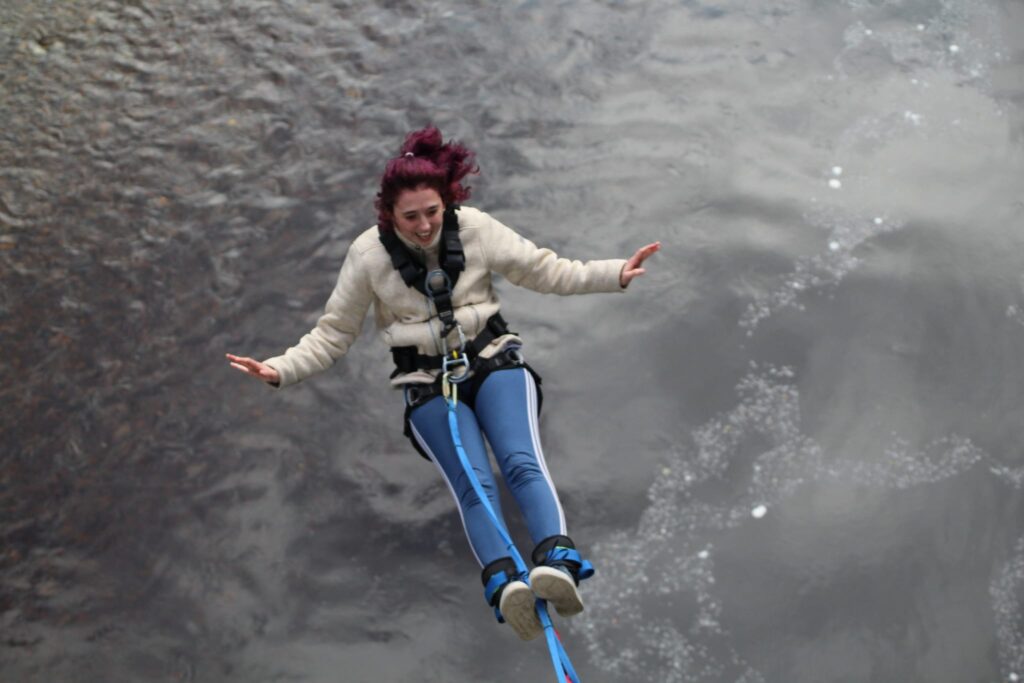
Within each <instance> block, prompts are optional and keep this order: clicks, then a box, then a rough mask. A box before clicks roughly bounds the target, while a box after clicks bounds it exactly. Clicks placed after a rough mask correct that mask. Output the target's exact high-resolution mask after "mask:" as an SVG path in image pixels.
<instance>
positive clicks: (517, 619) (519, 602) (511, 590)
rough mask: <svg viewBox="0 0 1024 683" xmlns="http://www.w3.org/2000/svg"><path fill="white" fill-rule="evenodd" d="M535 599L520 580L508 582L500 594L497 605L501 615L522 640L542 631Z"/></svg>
mask: <svg viewBox="0 0 1024 683" xmlns="http://www.w3.org/2000/svg"><path fill="white" fill-rule="evenodd" d="M536 601H537V599H536V598H535V597H534V595H533V591H531V590H530V587H529V586H527V585H526V584H525V583H523V582H522V581H513V582H512V583H510V584H508V586H506V587H505V590H504V591H503V592H502V594H501V603H500V605H499V607H498V609H499V610H500V611H501V616H502V618H503V619H504V620H505V623H507V624H508V625H509V626H511V627H512V630H513V631H515V632H516V635H517V636H519V638H520V639H522V640H533V639H534V638H536V637H537V636H539V635H540V634H541V633H542V632H543V631H544V627H543V626H541V623H540V617H538V616H537V609H536V606H535V605H536Z"/></svg>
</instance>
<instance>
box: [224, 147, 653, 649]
mask: <svg viewBox="0 0 1024 683" xmlns="http://www.w3.org/2000/svg"><path fill="white" fill-rule="evenodd" d="M476 172H478V169H477V168H476V167H475V166H474V155H473V153H472V152H471V151H470V150H469V149H467V148H466V147H464V146H462V145H461V144H459V143H457V142H454V141H451V142H448V143H444V142H443V140H442V138H441V133H440V132H439V131H438V130H437V129H436V128H434V127H428V128H424V129H422V130H418V131H414V132H412V133H410V134H409V135H408V136H407V137H406V139H405V142H404V144H403V145H402V148H401V152H400V154H399V156H398V157H396V158H394V159H392V160H391V161H389V162H388V164H387V166H386V168H385V170H384V175H383V177H382V179H381V187H380V192H379V194H378V195H377V202H376V208H377V212H378V215H377V218H378V223H377V225H376V226H374V227H373V228H370V229H369V230H367V231H366V232H364V233H362V234H361V235H360V236H359V237H357V238H356V239H355V241H354V242H353V243H352V244H351V246H350V247H349V250H348V254H347V256H346V258H345V261H344V264H343V265H342V267H341V272H340V274H339V275H338V282H337V285H336V286H335V288H334V291H333V293H332V294H331V296H330V298H329V300H328V301H327V305H326V309H325V312H324V314H323V316H322V317H321V318H320V319H319V321H318V322H317V324H316V327H315V328H314V329H313V330H312V331H311V332H310V333H309V334H307V335H306V336H304V337H303V338H302V339H301V340H300V341H299V343H298V344H297V345H296V346H293V347H292V348H290V349H288V350H287V351H285V353H284V354H283V355H280V356H277V357H275V358H271V359H269V360H266V361H264V362H260V361H257V360H253V359H252V358H245V357H240V356H234V355H231V354H228V355H227V357H228V360H229V361H230V363H231V366H232V367H234V368H237V369H238V370H240V371H242V372H244V373H246V374H248V375H251V376H253V377H257V378H259V379H261V380H263V381H265V382H267V383H269V384H271V385H273V386H275V387H286V386H289V385H292V384H295V383H297V382H300V381H302V380H303V379H306V378H307V377H310V376H311V375H313V374H315V373H318V372H321V371H323V370H326V369H327V368H329V367H330V366H331V365H332V364H333V363H334V361H336V360H337V359H338V358H340V357H341V356H343V355H344V354H345V353H346V352H347V351H348V349H349V347H350V346H351V344H352V342H353V341H354V340H355V338H356V336H357V335H358V334H359V331H360V329H361V327H362V323H363V318H364V317H365V315H366V313H367V311H368V310H369V308H370V306H371V305H372V306H373V309H374V315H375V318H376V322H377V327H378V328H379V329H380V330H381V334H382V336H383V338H384V341H385V342H386V343H387V344H388V345H389V346H390V347H391V350H392V356H393V358H394V360H395V364H396V366H397V367H396V370H395V371H394V373H392V375H391V383H392V385H394V386H396V387H402V388H403V389H404V390H405V399H406V413H405V424H406V427H405V431H406V434H407V435H408V436H409V437H410V439H411V440H412V442H413V445H414V446H415V447H416V448H417V450H419V451H420V453H421V455H423V456H424V457H426V458H428V459H430V460H431V461H433V462H434V464H435V465H437V467H438V468H439V469H440V471H441V474H442V475H443V476H444V478H445V481H446V482H447V483H448V486H449V488H450V489H451V491H452V494H453V495H454V497H455V499H456V501H457V502H458V505H459V510H460V513H461V515H462V522H463V526H464V527H465V530H466V535H467V537H468V539H469V542H470V547H471V549H472V551H473V553H474V555H475V556H476V559H477V561H478V562H479V563H480V565H481V567H482V568H483V570H482V579H483V583H484V587H485V591H484V594H485V597H486V599H487V601H488V602H489V604H490V605H491V606H493V607H494V608H495V612H496V614H497V616H498V620H499V621H502V620H504V621H506V622H508V623H509V624H510V625H511V626H512V627H513V629H514V630H515V632H516V634H517V635H518V636H519V637H520V638H522V639H524V640H529V639H531V638H534V637H536V636H537V635H539V634H540V633H541V631H542V627H541V624H540V621H539V619H538V617H537V614H536V612H535V610H534V597H535V596H536V597H540V598H543V599H545V600H547V601H549V603H550V604H552V605H554V607H555V610H556V611H557V612H558V613H559V614H560V615H562V616H571V615H574V614H578V613H579V612H581V611H582V610H583V603H582V602H581V600H580V596H579V592H578V590H577V586H578V584H579V581H580V580H581V579H584V578H587V577H588V576H590V575H591V574H592V573H593V569H592V568H591V567H590V564H589V563H588V562H586V561H585V560H583V559H582V558H581V557H580V555H579V553H578V551H577V550H576V549H575V545H574V544H573V542H572V540H571V539H570V538H569V536H568V535H567V530H566V524H565V517H564V515H563V513H562V507H561V505H560V503H559V501H558V495H557V493H556V491H555V487H554V484H553V483H552V481H551V477H550V475H549V473H548V469H547V466H546V464H545V462H544V455H543V452H542V450H541V445H540V439H539V434H538V429H537V414H538V411H539V406H540V400H541V398H540V392H539V387H538V385H539V383H540V379H539V377H537V375H536V373H535V372H534V371H533V370H532V369H531V368H530V367H529V366H528V365H527V364H526V363H525V362H524V361H523V358H522V355H521V354H520V352H519V349H520V346H521V345H522V340H521V339H520V338H519V337H518V336H517V335H516V334H515V333H514V332H511V331H509V329H508V327H507V326H506V324H505V321H504V320H503V319H502V317H501V315H500V313H499V303H498V299H497V297H496V295H495V293H494V289H493V287H492V282H491V273H492V272H497V273H500V274H501V275H503V276H505V277H506V278H507V279H508V280H509V281H510V282H512V283H513V284H516V285H522V286H524V287H527V288H529V289H533V290H535V291H538V292H545V293H556V294H584V293H588V292H611V291H623V290H624V289H625V288H626V287H627V285H629V283H630V281H631V280H632V279H633V278H635V277H637V276H638V275H642V274H643V273H644V269H643V267H642V266H643V262H644V260H645V259H646V258H647V257H648V256H650V255H651V254H653V253H654V252H656V251H657V250H658V249H659V248H660V244H659V243H654V244H649V245H647V246H645V247H643V248H641V249H639V250H638V251H637V252H636V253H635V254H634V255H633V256H632V257H631V258H630V259H629V260H621V259H616V260H606V261H590V262H587V263H581V262H579V261H569V260H567V259H562V258H558V257H557V256H556V255H555V254H554V252H552V251H550V250H548V249H540V248H538V247H536V246H535V245H534V244H532V243H531V242H529V241H528V240H526V239H524V238H522V237H520V236H519V235H518V234H516V233H515V232H513V231H512V230H511V229H510V228H507V227H506V226H504V225H502V224H501V223H499V222H498V221H497V220H495V219H494V218H492V217H491V216H489V215H487V214H486V213H483V212H481V211H478V210H476V209H472V208H469V207H465V206H463V207H460V206H459V205H458V204H459V202H462V201H463V200H465V199H467V198H468V197H469V189H470V188H469V187H466V186H464V185H463V182H462V181H463V180H464V179H465V178H466V177H467V176H468V175H470V174H471V173H476ZM443 369H444V370H448V371H450V372H451V373H452V376H453V377H454V378H455V379H457V380H460V381H459V383H458V387H459V388H458V392H459V394H458V396H459V401H458V405H457V410H458V413H457V415H458V426H459V430H460V432H461V437H462V442H463V445H464V447H465V450H466V452H467V455H468V457H469V459H470V462H471V464H472V466H473V469H474V471H475V473H476V476H477V478H478V479H479V481H480V482H481V484H482V486H483V489H484V490H485V492H486V494H487V496H488V498H489V499H490V502H491V505H492V507H493V508H494V509H495V510H496V511H497V512H498V514H499V515H500V514H501V512H500V508H499V507H498V495H497V489H496V484H495V481H494V476H493V474H492V471H491V464H490V461H489V460H488V456H487V452H486V449H485V446H484V437H486V439H487V441H488V443H489V444H490V446H491V450H492V451H493V452H494V456H495V459H496V460H497V463H498V467H499V469H500V470H501V473H502V477H503V478H504V480H505V482H506V484H507V486H508V488H509V490H510V492H511V493H512V495H513V497H514V498H515V499H516V502H517V503H518V504H519V507H520V509H521V510H522V513H523V516H524V518H525V520H526V525H527V527H528V529H529V532H530V535H531V537H532V539H533V541H534V543H536V547H535V548H534V551H533V553H532V560H533V562H534V564H535V565H536V567H535V568H534V569H533V570H532V571H531V572H530V575H529V585H527V583H526V582H524V581H523V579H525V578H526V577H522V576H519V575H518V573H517V571H516V568H515V564H514V563H513V562H512V560H511V558H509V557H508V556H507V549H506V547H505V544H504V542H503V541H502V539H501V536H500V533H499V531H498V530H497V529H495V528H494V526H493V524H492V522H491V521H490V519H489V518H488V516H487V513H486V511H485V509H484V508H483V506H482V504H481V502H480V500H479V498H478V497H477V496H476V494H475V493H474V492H473V489H472V487H471V485H470V483H469V481H468V480H467V477H466V475H465V474H464V472H463V470H462V467H461V466H460V464H459V460H458V456H457V454H456V452H455V448H454V446H453V443H452V438H451V435H450V432H449V428H448V422H447V418H446V411H447V404H446V402H445V399H444V397H443V396H441V395H440V384H441V375H442V370H443ZM502 522H503V523H504V521H503V520H502Z"/></svg>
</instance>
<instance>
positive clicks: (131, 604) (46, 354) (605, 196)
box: [0, 0, 1024, 683]
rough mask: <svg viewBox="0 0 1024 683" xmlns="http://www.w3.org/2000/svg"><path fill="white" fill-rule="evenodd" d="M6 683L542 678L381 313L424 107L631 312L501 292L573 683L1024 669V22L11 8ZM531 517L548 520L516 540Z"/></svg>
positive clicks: (521, 212) (1, 100) (599, 12)
mask: <svg viewBox="0 0 1024 683" xmlns="http://www.w3.org/2000/svg"><path fill="white" fill-rule="evenodd" d="M0 120H3V121H4V126H2V128H0V345H2V348H3V355H2V358H3V361H2V362H0V400H2V405H3V409H2V410H0V444H2V446H0V449H2V450H0V453H2V458H0V681H2V682H3V683H7V682H8V681H10V682H12V683H14V682H17V683H22V682H25V683H29V682H31V683H36V682H44V681H45V682H46V683H51V682H54V681H69V682H70V681H74V682H75V683H79V682H83V683H84V682H91V681H96V682H100V681H102V682H104V683H109V682H120V681H130V682H133V681H147V682H149V681H153V682H156V681H201V682H208V681H209V682H213V681H217V682H219V681H225V682H231V681H246V682H247V683H256V682H260V681H267V682H269V681H303V682H308V683H322V682H323V683H326V682H328V681H331V682H335V681H344V682H346V683H362V682H369V681H396V680H410V681H494V682H498V681H512V680H516V681H521V680H530V681H533V680H550V679H551V676H552V674H551V672H550V670H549V666H550V665H549V663H548V662H547V655H546V653H545V651H544V648H543V645H542V644H541V643H540V642H533V643H527V644H523V643H520V641H518V640H517V639H516V638H515V636H514V635H513V634H512V633H511V632H510V630H509V629H507V628H505V627H500V626H498V625H496V624H495V623H494V620H493V616H492V614H491V612H490V610H489V609H488V608H487V607H486V606H485V605H484V603H483V600H482V595H481V591H480V586H479V583H478V571H477V568H476V566H475V564H474V562H473V559H472V555H471V553H470V552H469V549H468V547H467V544H466V542H465V540H464V538H463V534H462V527H461V523H460V521H459V516H458V513H457V512H456V510H455V508H454V504H453V503H452V501H451V500H450V499H449V494H448V491H447V488H446V487H445V485H444V484H443V482H441V480H440V479H439V478H437V475H436V472H435V470H434V469H433V468H432V466H430V465H429V463H426V462H424V461H422V460H421V459H419V458H418V457H417V456H416V455H415V454H414V453H413V452H412V450H411V448H410V447H409V445H408V444H407V442H406V441H405V440H404V438H403V437H402V435H401V429H400V418H401V397H400V396H399V395H398V394H396V393H395V392H393V391H392V390H390V389H389V388H388V387H387V381H386V380H387V375H388V373H389V372H390V367H389V363H390V361H389V358H388V354H387V350H386V348H385V347H384V346H383V345H382V344H381V343H380V342H379V341H378V340H376V339H375V336H374V333H373V332H374V331H373V330H372V329H370V327H369V326H368V327H367V329H366V330H365V331H364V336H363V337H362V338H361V339H360V341H359V342H357V344H356V346H355V347H354V348H353V350H352V352H351V353H350V354H349V355H348V356H347V357H346V358H345V359H343V360H342V361H340V362H339V363H338V364H337V365H336V366H335V367H334V368H333V369H332V370H331V371H330V372H327V373H324V374H322V375H320V376H317V377H316V378H313V379H310V380H308V381H306V382H304V383H303V384H301V385H300V386H298V387H294V388H290V389H288V390H285V391H281V392H274V391H271V390H269V389H266V388H264V387H261V386H260V385H259V384H258V383H256V382H253V381H252V380H250V379H248V378H245V377H243V376H241V375H240V374H239V373H237V372H234V371H232V370H231V369H230V368H229V367H228V366H227V364H226V363H225V362H224V358H223V354H224V353H225V352H234V353H241V354H244V355H251V356H255V357H259V358H266V357H269V356H271V355H276V354H277V353H279V352H280V351H282V350H283V349H284V348H286V347H287V346H289V345H291V344H293V343H294V342H296V341H297V340H298V339H299V337H300V336H301V335H302V334H303V333H304V332H306V331H307V330H308V329H309V328H310V327H311V326H312V324H313V323H314V321H315V320H316V318H317V317H318V315H319V313H320V312H321V310H322V307H323V304H324V302H325V301H326V298H327V296H328V294H329V293H330V290H331V287H332V286H333V282H334V278H335V276H336V274H337V270H338V268H339V267H340V265H341V260H342V258H343V257H344V254H345V251H346V249H347V247H348V244H349V243H350V241H351V240H352V239H353V238H354V237H355V236H356V235H357V234H359V233H360V232H361V231H362V230H364V229H366V228H367V227H369V226H370V225H372V224H373V222H374V220H375V216H374V210H373V207H372V203H373V196H374V193H375V191H376V183H377V177H378V173H379V172H380V170H381V168H382V166H383V163H384V162H385V161H386V159H387V158H389V157H390V156H391V155H393V154H394V153H395V152H396V151H397V147H398V144H399V142H400V140H401V138H402V136H403V135H404V133H405V132H407V131H408V130H411V129H413V128H416V127H420V126H422V125H425V124H427V123H435V124H437V125H438V126H439V127H440V128H441V130H442V131H443V133H444V134H445V136H446V137H454V138H459V139H461V140H463V141H465V142H466V143H467V144H469V145H470V146H471V147H473V148H474V149H475V150H476V151H477V154H478V161H479V163H480V165H481V167H482V171H483V172H482V174H481V176H479V177H478V178H476V179H474V182H473V199H472V201H471V202H470V203H471V204H472V205H474V206H477V207H479V208H481V209H484V210H486V211H488V212H490V213H492V214H494V215H495V216H496V217H498V218H499V219H501V220H502V221H503V222H505V223H507V224H509V225H511V226H513V227H515V228H516V229H517V230H519V231H520V232H521V233H523V234H525V235H527V236H528V237H530V238H531V239H533V240H534V241H536V242H538V243H540V244H543V245H546V246H550V247H552V248H554V249H555V250H556V251H558V252H559V253H561V254H563V255H566V256H571V257H574V258H599V257H601V258H603V257H618V256H622V257H624V256H627V255H628V254H630V253H632V251H633V250H634V249H635V248H637V247H638V246H640V245H642V244H645V243H647V242H649V241H653V240H655V239H660V240H662V242H663V244H664V248H663V250H662V252H661V253H660V254H659V255H658V256H656V257H655V259H654V260H653V261H652V263H651V265H650V268H649V273H648V275H647V276H645V277H644V278H642V279H641V280H638V281H637V282H636V283H635V284H634V285H633V286H631V287H630V291H629V292H628V293H627V295H625V296H621V297H620V296H616V297H612V296H598V295H594V296H588V297H576V298H559V297H543V296H540V295H537V294H534V293H531V292H526V291H523V290H517V289H515V288H513V287H510V286H508V285H507V284H503V285H501V290H500V292H501V296H502V301H503V310H504V312H505V314H506V317H507V318H509V320H511V321H512V322H513V323H514V327H515V329H517V330H518V331H520V332H521V333H522V334H523V336H524V337H525V339H526V340H527V351H528V355H529V357H530V359H531V362H532V363H533V364H534V365H535V366H536V367H537V368H538V369H539V370H540V372H541V373H542V374H543V375H544V377H545V384H544V386H545V395H546V398H545V413H544V415H543V419H542V431H543V438H544V441H545V452H546V453H547V454H548V459H549V465H550V467H551V470H552V476H553V477H554V479H555V481H556V483H557V484H558V486H559V490H560V493H561V495H562V498H563V503H564V505H565V508H566V514H567V517H568V520H569V525H570V532H571V533H572V535H573V536H574V537H575V538H577V540H578V541H579V542H580V544H581V545H582V546H583V548H584V549H585V550H586V551H587V553H588V555H589V556H590V559H591V560H592V561H593V562H594V564H595V565H596V566H597V570H598V573H597V575H596V576H595V578H594V579H592V580H591V581H588V582H587V583H586V584H584V585H583V593H584V598H585V600H586V603H587V611H586V612H585V613H584V614H583V615H581V616H580V617H578V618H577V619H575V620H574V621H572V622H569V623H567V624H563V623H561V622H559V623H558V625H559V627H560V628H561V629H562V634H563V638H564V640H565V643H566V646H567V649H568V651H569V652H570V654H571V655H572V656H573V661H574V664H575V665H576V668H577V670H578V671H579V673H580V676H581V679H582V680H583V681H587V682H589V683H593V682H595V681H630V682H632V681H645V682H646V681H659V682H662V681H664V682H682V681H685V682H699V683H721V682H730V683H802V682H807V683H828V682H831V681H836V682H838V681H879V682H883V683H888V682H896V681H900V682H904V681H928V682H929V683H938V682H949V683H975V682H977V683H993V682H1010V681H1019V680H1021V679H1022V678H1024V616H1022V614H1024V612H1022V606H1024V452H1022V450H1021V443H1022V436H1024V433H1022V428H1021V425H1022V424H1024V4H1022V3H1021V2H1019V1H1017V0H929V1H928V2H924V1H912V0H906V1H900V0H889V1H883V0H879V1H871V2H869V1H867V0H845V1H842V2H834V3H831V2H830V3H824V2H814V1H811V0H778V1H773V2H765V3H752V2H740V1H738V0H735V1H734V0H725V1H724V2H719V3H702V2H662V1H656V2H628V1H623V2H610V1H609V2H578V1H574V0H568V1H566V2H558V3H536V2H510V3H501V4H500V5H499V4H497V3H494V4H490V3H449V2H429V3H411V2H388V3H378V4H373V5H367V4H361V3H347V2H340V1H326V2H315V1H294V2H291V1H278V2H259V1H253V2H246V3H240V2H226V3H225V2H209V1H208V0H203V1H201V2H190V3H184V2H177V3H160V4H155V3H138V2H112V1H103V0H87V1H83V2H77V3H65V2H56V1H45V0H44V1H40V0H35V1H33V2H28V1H25V0H5V1H4V2H2V3H0ZM514 531H515V533H517V534H518V535H519V537H520V538H522V537H523V529H522V527H521V525H518V526H515V527H514Z"/></svg>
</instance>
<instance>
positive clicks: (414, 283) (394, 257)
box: [377, 206, 466, 367]
mask: <svg viewBox="0 0 1024 683" xmlns="http://www.w3.org/2000/svg"><path fill="white" fill-rule="evenodd" d="M457 208H458V207H457V206H450V207H448V208H447V209H445V212H444V223H443V224H442V227H441V245H440V251H439V252H438V261H439V262H440V265H441V270H443V271H444V273H445V275H447V276H448V283H449V286H448V287H447V291H441V290H442V288H441V287H432V289H434V294H433V295H432V294H431V292H428V291H427V286H428V283H427V266H426V264H424V263H420V261H419V260H418V259H417V258H416V257H415V256H413V254H412V252H411V251H410V250H409V247H407V246H405V244H404V243H403V242H402V240H400V239H399V238H398V235H396V234H395V231H394V230H393V229H392V230H383V229H381V228H379V227H378V228H377V232H378V234H379V236H380V241H381V244H383V245H384V248H385V249H387V251H388V256H390V257H391V265H393V266H394V267H395V270H397V271H398V274H399V275H401V276H402V280H403V281H404V282H405V284H406V286H408V287H412V288H413V289H415V290H416V291H418V292H419V293H420V294H422V295H423V296H425V297H427V298H430V299H433V301H434V303H435V305H436V306H437V315H438V317H439V318H440V319H441V322H442V323H444V327H445V329H444V334H445V335H447V334H448V333H449V332H451V331H452V328H454V327H455V311H454V310H453V309H452V296H451V294H452V291H453V290H454V289H455V283H457V282H458V281H459V275H461V274H462V271H464V270H465V269H466V254H465V253H464V252H463V251H462V240H460V239H459V219H458V217H457V216H456V215H455V209H457ZM441 284H443V283H441ZM438 367H440V366H438Z"/></svg>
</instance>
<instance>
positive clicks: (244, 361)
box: [224, 353, 281, 384]
mask: <svg viewBox="0 0 1024 683" xmlns="http://www.w3.org/2000/svg"><path fill="white" fill-rule="evenodd" d="M224 355H226V356H227V357H228V361H230V362H231V367H233V368H235V369H236V370H239V371H241V372H244V373H245V374H247V375H249V376H251V377H256V378H257V379H261V380H263V381H264V382H269V383H270V384H278V383H279V382H280V381H281V375H280V373H278V371H277V370H275V369H274V368H272V367H270V366H269V365H267V364H266V363H261V362H259V361H258V360H255V359H253V358H246V357H244V356H233V355H231V354H230V353H227V354H224Z"/></svg>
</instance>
